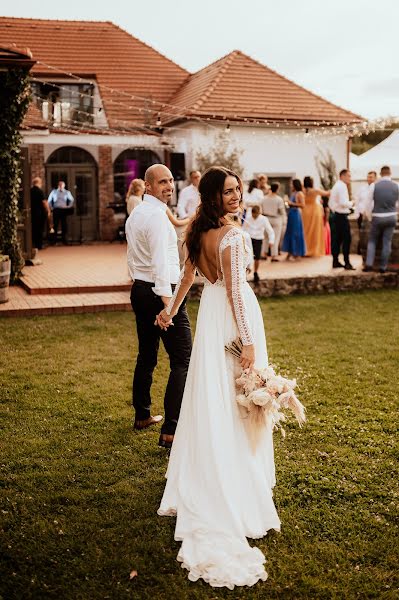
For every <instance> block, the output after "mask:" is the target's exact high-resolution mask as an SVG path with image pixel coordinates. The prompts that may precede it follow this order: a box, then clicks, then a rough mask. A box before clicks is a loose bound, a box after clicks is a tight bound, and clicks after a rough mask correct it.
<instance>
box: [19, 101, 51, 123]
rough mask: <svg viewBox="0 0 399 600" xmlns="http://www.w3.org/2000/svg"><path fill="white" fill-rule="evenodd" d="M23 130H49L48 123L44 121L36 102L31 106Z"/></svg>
mask: <svg viewBox="0 0 399 600" xmlns="http://www.w3.org/2000/svg"><path fill="white" fill-rule="evenodd" d="M22 129H48V123H47V122H46V121H45V120H44V119H43V117H42V113H41V112H40V110H39V108H38V107H37V106H36V104H35V103H34V102H31V103H30V104H29V107H28V112H27V113H26V115H25V118H24V122H23V125H22Z"/></svg>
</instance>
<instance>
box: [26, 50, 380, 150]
mask: <svg viewBox="0 0 399 600" xmlns="http://www.w3.org/2000/svg"><path fill="white" fill-rule="evenodd" d="M37 64H41V65H43V66H44V67H46V68H47V69H50V70H53V71H56V72H57V75H59V74H60V73H61V74H64V75H67V76H68V77H70V78H72V79H74V80H75V81H78V82H81V83H85V84H91V85H93V86H96V87H97V88H98V89H99V90H101V89H104V90H107V91H109V92H110V93H111V95H113V96H114V95H116V96H118V95H119V96H122V97H126V98H129V100H131V101H133V102H129V103H128V104H127V103H126V102H121V101H117V100H114V99H113V98H107V99H106V104H113V105H118V106H121V107H123V108H125V109H126V110H129V111H133V110H135V111H138V112H139V113H142V112H144V113H147V114H148V116H151V114H153V115H154V117H155V114H157V119H156V126H157V127H159V126H160V123H162V120H161V115H164V117H168V116H169V117H171V119H169V120H170V121H172V119H176V118H181V119H184V120H185V121H196V122H199V123H202V124H204V125H206V126H208V127H212V128H213V129H215V130H217V129H218V126H217V125H220V124H222V123H223V122H224V123H225V122H226V119H227V118H228V117H227V116H224V117H222V116H221V117H218V116H217V115H216V114H213V115H212V118H211V117H210V116H208V115H203V116H200V115H199V114H198V112H197V113H196V114H195V115H194V114H192V109H191V108H189V107H187V106H177V105H173V104H170V103H164V102H159V101H156V100H154V99H152V98H147V97H143V96H137V95H132V94H130V93H128V92H126V91H123V90H117V89H115V88H111V87H109V86H106V85H103V84H99V83H98V82H97V81H92V80H88V79H84V78H82V77H79V76H78V75H75V74H73V73H70V72H67V71H64V70H62V69H60V68H59V67H56V66H52V65H48V64H47V63H44V62H42V61H37ZM33 80H34V81H37V82H39V83H48V84H49V85H51V86H53V87H57V88H59V89H66V90H67V91H68V92H69V93H71V94H77V95H78V96H80V97H82V98H83V97H90V98H91V99H93V96H92V95H91V94H85V93H84V92H76V91H74V90H71V89H70V88H65V87H64V86H62V85H59V84H56V83H54V82H45V81H43V79H38V78H33ZM137 101H139V102H144V103H145V104H146V107H145V108H143V107H142V106H138V105H137V104H136V103H135V102H137ZM149 104H151V105H153V106H154V108H149V106H148V105H149ZM155 105H158V106H159V107H160V108H161V111H160V110H159V108H158V109H157V108H156V107H155ZM165 107H168V108H169V109H172V110H170V111H165ZM96 108H97V110H98V113H100V112H102V111H103V107H102V106H98V107H96ZM88 114H90V113H88ZM91 116H93V115H91ZM111 120H112V121H113V122H115V123H117V122H122V123H124V124H126V123H127V124H129V125H130V123H131V122H130V121H122V120H120V119H116V118H113V117H111ZM166 121H167V119H166ZM234 121H235V122H234V124H235V125H236V126H244V127H245V126H246V125H247V126H248V125H249V126H252V127H256V128H262V129H265V128H268V129H269V131H270V128H277V129H279V133H281V132H282V131H283V129H284V128H285V129H286V130H288V131H289V130H292V129H302V130H303V128H304V127H305V134H303V133H301V136H302V139H303V138H304V135H305V136H307V137H309V138H311V139H314V138H315V137H316V136H317V137H323V136H324V137H327V136H334V135H340V134H344V135H345V136H346V137H349V138H351V137H355V136H358V135H365V134H368V133H370V132H373V131H376V130H377V129H384V128H385V126H386V121H385V120H384V119H376V120H374V121H362V122H360V123H349V122H348V123H344V122H338V121H326V120H317V121H315V120H303V121H298V120H293V121H291V120H289V119H287V118H282V119H252V120H250V119H248V117H244V116H243V117H240V116H239V115H238V114H237V113H235V114H234ZM251 121H252V122H251ZM134 125H136V126H137V127H139V128H140V129H147V130H149V131H151V132H153V131H154V129H153V128H151V126H150V125H145V124H144V123H137V122H135V123H134ZM130 126H131V125H130ZM308 126H309V127H312V128H313V130H312V132H310V131H309V127H308ZM163 128H164V129H167V128H169V129H173V128H174V126H173V125H169V126H168V125H167V124H166V125H165V119H164V124H163ZM230 129H231V128H230V122H229V123H228V125H227V126H226V132H227V131H230ZM121 131H122V130H121ZM129 133H131V131H130V132H129ZM261 135H262V134H261Z"/></svg>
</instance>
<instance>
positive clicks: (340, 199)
mask: <svg viewBox="0 0 399 600" xmlns="http://www.w3.org/2000/svg"><path fill="white" fill-rule="evenodd" d="M352 206H353V204H352V202H351V201H350V200H349V191H348V186H347V185H346V183H344V182H343V181H342V179H339V180H338V181H337V182H336V183H335V184H334V186H333V188H332V190H331V194H330V198H329V200H328V208H329V209H330V210H332V211H333V212H335V213H338V214H340V215H349V214H350V212H351V208H352Z"/></svg>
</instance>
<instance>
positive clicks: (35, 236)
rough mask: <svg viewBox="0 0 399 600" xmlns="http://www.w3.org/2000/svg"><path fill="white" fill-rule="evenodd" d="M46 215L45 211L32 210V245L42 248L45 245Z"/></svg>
mask: <svg viewBox="0 0 399 600" xmlns="http://www.w3.org/2000/svg"><path fill="white" fill-rule="evenodd" d="M44 222H45V215H44V213H43V211H40V212H39V211H37V212H36V211H32V246H33V247H34V248H37V249H38V250H41V249H42V247H43V229H44Z"/></svg>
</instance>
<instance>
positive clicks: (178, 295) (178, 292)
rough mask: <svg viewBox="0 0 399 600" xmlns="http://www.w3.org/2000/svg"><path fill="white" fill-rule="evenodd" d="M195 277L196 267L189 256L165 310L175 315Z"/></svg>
mask: <svg viewBox="0 0 399 600" xmlns="http://www.w3.org/2000/svg"><path fill="white" fill-rule="evenodd" d="M194 279H195V267H194V266H193V265H192V263H191V261H190V260H189V259H188V258H187V259H186V262H185V263H184V267H183V268H182V270H181V271H180V277H179V281H178V282H177V284H176V287H175V291H174V292H173V295H172V297H171V299H170V300H169V304H168V306H167V307H166V309H165V311H166V313H167V314H168V315H171V316H172V317H174V316H175V315H176V314H177V311H178V310H179V308H180V305H181V303H182V302H183V300H184V298H185V297H186V295H187V292H188V291H189V289H190V288H191V286H192V285H193V283H194Z"/></svg>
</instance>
